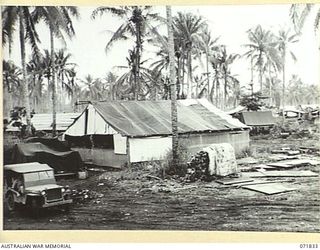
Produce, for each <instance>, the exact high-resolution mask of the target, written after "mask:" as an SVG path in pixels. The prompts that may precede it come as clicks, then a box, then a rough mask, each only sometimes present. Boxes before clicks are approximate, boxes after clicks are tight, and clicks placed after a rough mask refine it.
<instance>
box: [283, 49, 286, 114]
mask: <svg viewBox="0 0 320 250" xmlns="http://www.w3.org/2000/svg"><path fill="white" fill-rule="evenodd" d="M282 64H283V72H282V118H283V120H284V106H285V89H286V48H285V47H284V50H283V55H282Z"/></svg>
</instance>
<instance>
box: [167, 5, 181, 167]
mask: <svg viewBox="0 0 320 250" xmlns="http://www.w3.org/2000/svg"><path fill="white" fill-rule="evenodd" d="M166 12H167V27H168V46H169V64H170V82H171V127H172V156H173V165H174V166H176V164H177V160H178V157H179V155H178V145H179V141H178V112H177V99H176V98H177V93H176V70H175V65H174V64H175V63H174V41H173V30H172V14H171V7H170V6H166Z"/></svg>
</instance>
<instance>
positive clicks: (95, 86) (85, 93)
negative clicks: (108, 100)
mask: <svg viewBox="0 0 320 250" xmlns="http://www.w3.org/2000/svg"><path fill="white" fill-rule="evenodd" d="M80 82H81V83H82V84H83V85H84V87H83V88H82V90H81V97H82V98H84V99H86V100H89V101H102V100H103V99H104V95H103V92H102V89H103V86H102V82H101V80H100V79H98V78H93V76H92V75H90V74H88V75H86V76H85V78H84V80H80Z"/></svg>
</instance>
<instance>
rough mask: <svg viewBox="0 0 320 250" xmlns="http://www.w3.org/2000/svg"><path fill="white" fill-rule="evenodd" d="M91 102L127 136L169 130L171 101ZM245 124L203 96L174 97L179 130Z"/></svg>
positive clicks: (241, 125)
mask: <svg viewBox="0 0 320 250" xmlns="http://www.w3.org/2000/svg"><path fill="white" fill-rule="evenodd" d="M93 106H94V107H95V109H96V110H97V111H98V113H99V114H100V115H101V116H102V118H103V119H104V120H105V121H106V122H107V123H108V124H109V125H110V126H112V127H113V128H114V129H115V130H117V131H118V132H119V133H121V134H123V135H127V136H132V137H138V136H152V135H169V134H171V101H170V100H161V101H117V102H98V103H94V104H93ZM244 128H248V127H247V126H246V125H244V124H242V123H241V122H239V121H238V120H236V119H233V118H232V117H231V116H229V115H227V114H226V113H224V112H222V111H221V110H219V109H217V108H215V107H214V106H213V105H212V104H211V103H209V102H208V101H207V100H205V99H193V100H179V101H178V130H179V133H190V132H205V131H208V132H209V131H228V130H239V129H244Z"/></svg>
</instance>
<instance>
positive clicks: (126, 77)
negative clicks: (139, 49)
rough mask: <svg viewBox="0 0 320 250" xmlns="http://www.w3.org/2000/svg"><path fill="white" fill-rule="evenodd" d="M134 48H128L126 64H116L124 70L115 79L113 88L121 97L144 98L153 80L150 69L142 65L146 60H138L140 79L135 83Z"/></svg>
mask: <svg viewBox="0 0 320 250" xmlns="http://www.w3.org/2000/svg"><path fill="white" fill-rule="evenodd" d="M135 52H136V50H134V49H133V50H129V57H127V58H126V59H127V62H128V66H116V68H118V69H125V70H126V71H125V72H124V73H123V74H122V75H121V76H120V77H119V78H118V79H117V80H116V83H115V85H116V86H115V88H116V92H117V95H120V98H121V99H130V100H132V99H133V100H140V99H145V98H146V96H147V95H148V94H149V92H150V89H151V85H153V83H154V81H153V78H152V77H151V70H149V69H147V68H145V67H143V66H142V65H143V64H144V63H145V62H146V61H143V62H140V66H139V68H140V70H139V72H140V81H139V85H136V84H135V79H136V64H135V63H136V59H135V58H136V54H135Z"/></svg>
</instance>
